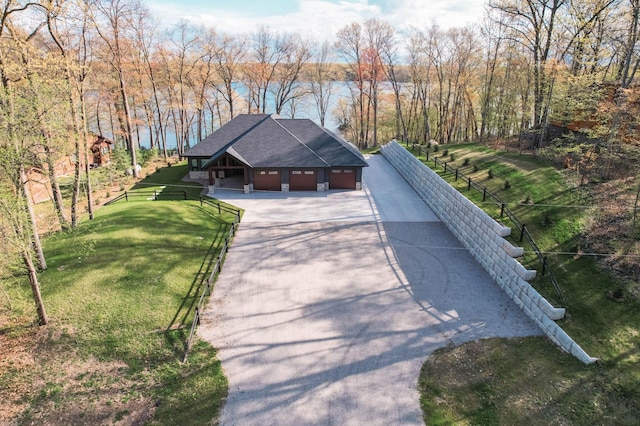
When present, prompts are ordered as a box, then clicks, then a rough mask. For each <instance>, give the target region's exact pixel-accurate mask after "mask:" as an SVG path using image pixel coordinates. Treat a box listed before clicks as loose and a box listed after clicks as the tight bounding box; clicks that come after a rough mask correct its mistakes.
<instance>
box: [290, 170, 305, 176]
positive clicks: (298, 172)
mask: <svg viewBox="0 0 640 426" xmlns="http://www.w3.org/2000/svg"><path fill="white" fill-rule="evenodd" d="M291 174H292V175H301V174H302V172H301V171H300V170H292V171H291Z"/></svg>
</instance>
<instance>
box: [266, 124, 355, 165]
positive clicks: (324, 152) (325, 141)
mask: <svg viewBox="0 0 640 426" xmlns="http://www.w3.org/2000/svg"><path fill="white" fill-rule="evenodd" d="M278 122H279V123H281V124H282V125H283V126H284V127H285V128H287V129H288V130H289V131H291V133H293V134H295V135H296V136H297V137H298V139H300V141H302V143H304V144H305V145H306V146H308V147H309V149H311V150H312V151H314V152H315V153H317V154H318V155H319V156H320V157H322V158H323V159H324V160H325V161H326V162H327V163H329V164H330V165H332V166H366V165H367V162H366V161H365V159H364V157H363V156H362V154H361V153H360V151H358V149H357V148H356V147H355V146H353V144H351V143H349V142H347V141H345V140H344V139H342V138H341V137H340V136H338V135H336V134H334V133H332V132H330V131H329V130H327V129H325V128H324V127H321V126H319V125H318V124H316V123H314V122H313V121H312V120H309V119H278Z"/></svg>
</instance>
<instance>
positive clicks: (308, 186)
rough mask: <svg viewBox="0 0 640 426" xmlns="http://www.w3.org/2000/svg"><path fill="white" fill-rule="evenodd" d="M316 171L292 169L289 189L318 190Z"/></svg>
mask: <svg viewBox="0 0 640 426" xmlns="http://www.w3.org/2000/svg"><path fill="white" fill-rule="evenodd" d="M316 182H317V179H316V171H315V170H302V169H300V170H295V169H294V170H290V171H289V190H290V191H316V190H317V188H318V187H317V185H316Z"/></svg>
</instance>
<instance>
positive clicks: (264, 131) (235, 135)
mask: <svg viewBox="0 0 640 426" xmlns="http://www.w3.org/2000/svg"><path fill="white" fill-rule="evenodd" d="M225 152H228V153H229V154H231V155H233V156H234V157H236V158H237V159H239V160H241V161H242V162H244V163H246V164H247V165H248V166H250V167H332V166H334V167H337V166H353V167H365V166H367V163H366V161H365V159H364V157H363V156H362V155H361V154H360V152H359V151H358V150H357V149H356V148H355V147H354V146H353V145H352V144H350V143H349V142H347V141H345V140H343V139H342V138H340V137H339V136H337V135H335V134H333V133H331V132H329V131H328V130H326V129H324V128H322V127H321V126H319V125H317V124H316V123H314V122H313V121H311V120H308V119H283V118H278V117H277V116H275V115H265V114H243V115H239V116H237V117H235V118H234V119H233V120H231V121H229V122H228V123H226V124H225V125H224V126H222V127H220V128H219V129H218V130H217V131H215V132H214V133H212V134H211V135H209V136H208V137H206V138H205V139H203V140H202V141H201V142H200V143H198V144H197V145H196V146H194V147H193V148H191V149H190V150H188V151H187V152H185V153H184V154H183V155H184V156H185V157H209V159H210V161H215V160H216V159H217V158H219V157H220V156H221V155H223V154H224V153H225Z"/></svg>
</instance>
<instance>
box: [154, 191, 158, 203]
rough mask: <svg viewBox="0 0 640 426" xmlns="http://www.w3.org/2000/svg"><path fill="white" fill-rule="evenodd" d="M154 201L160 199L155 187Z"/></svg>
mask: <svg viewBox="0 0 640 426" xmlns="http://www.w3.org/2000/svg"><path fill="white" fill-rule="evenodd" d="M153 201H158V193H157V192H156V190H155V189H154V190H153Z"/></svg>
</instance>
